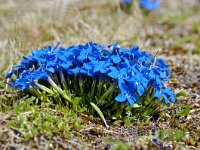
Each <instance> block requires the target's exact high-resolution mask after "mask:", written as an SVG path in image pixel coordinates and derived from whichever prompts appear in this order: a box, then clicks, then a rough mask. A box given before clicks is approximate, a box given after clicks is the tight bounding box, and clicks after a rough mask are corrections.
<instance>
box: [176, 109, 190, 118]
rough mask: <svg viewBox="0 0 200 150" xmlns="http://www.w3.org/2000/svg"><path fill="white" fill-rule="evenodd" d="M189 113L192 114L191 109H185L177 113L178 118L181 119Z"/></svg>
mask: <svg viewBox="0 0 200 150" xmlns="http://www.w3.org/2000/svg"><path fill="white" fill-rule="evenodd" d="M189 112H190V110H189V109H183V110H181V111H179V112H178V113H177V116H180V117H182V116H187V115H188V113H189Z"/></svg>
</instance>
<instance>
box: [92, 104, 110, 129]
mask: <svg viewBox="0 0 200 150" xmlns="http://www.w3.org/2000/svg"><path fill="white" fill-rule="evenodd" d="M90 104H91V105H92V107H93V108H94V109H95V110H96V111H97V113H98V114H99V116H100V117H101V119H102V120H103V122H104V124H105V126H106V128H109V126H108V124H107V123H106V120H105V118H104V115H103V113H102V111H101V110H100V109H99V107H98V106H97V105H95V104H94V103H92V102H91V103H90Z"/></svg>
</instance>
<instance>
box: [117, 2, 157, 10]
mask: <svg viewBox="0 0 200 150" xmlns="http://www.w3.org/2000/svg"><path fill="white" fill-rule="evenodd" d="M121 2H122V3H123V4H126V5H130V4H132V3H133V0H121ZM139 5H140V7H142V8H144V9H146V10H148V11H152V10H155V9H158V8H159V7H160V4H159V1H158V0H140V2H139Z"/></svg>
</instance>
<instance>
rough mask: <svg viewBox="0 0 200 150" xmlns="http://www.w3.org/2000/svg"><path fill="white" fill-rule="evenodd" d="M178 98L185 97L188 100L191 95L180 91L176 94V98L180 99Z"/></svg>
mask: <svg viewBox="0 0 200 150" xmlns="http://www.w3.org/2000/svg"><path fill="white" fill-rule="evenodd" d="M178 97H185V98H188V97H189V95H188V94H187V93H185V92H183V91H180V92H178V93H177V94H176V98H178Z"/></svg>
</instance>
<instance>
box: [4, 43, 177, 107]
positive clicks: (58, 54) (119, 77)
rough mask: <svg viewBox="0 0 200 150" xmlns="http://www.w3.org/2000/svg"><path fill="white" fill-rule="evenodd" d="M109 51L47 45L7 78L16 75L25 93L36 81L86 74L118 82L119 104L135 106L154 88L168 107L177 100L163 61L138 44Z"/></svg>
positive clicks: (112, 47)
mask: <svg viewBox="0 0 200 150" xmlns="http://www.w3.org/2000/svg"><path fill="white" fill-rule="evenodd" d="M108 48H109V50H107V49H106V48H105V46H104V45H98V44H96V43H93V42H89V43H86V44H85V45H77V46H70V47H67V48H64V47H61V46H60V43H58V44H57V45H56V46H55V47H51V46H47V47H45V48H44V49H39V50H33V52H32V54H30V55H29V56H28V57H23V59H22V62H21V64H19V65H15V66H13V68H12V70H11V71H10V72H9V73H8V74H7V76H6V77H7V78H11V77H12V75H14V74H15V75H16V77H17V78H16V79H15V80H13V81H12V82H11V83H12V85H13V86H15V87H16V88H18V89H21V90H25V89H29V88H31V87H34V86H36V85H35V81H37V80H47V77H48V76H49V75H57V74H59V73H60V72H61V71H62V72H63V73H64V76H67V75H70V76H72V78H73V77H74V76H75V75H83V76H90V79H91V80H92V79H94V78H97V77H99V78H101V77H102V76H103V77H104V78H105V79H106V81H110V82H117V83H118V84H117V86H118V88H117V89H118V90H119V93H117V94H118V95H117V94H116V95H115V96H116V97H115V100H116V101H118V102H128V103H129V104H130V105H131V106H132V105H134V103H135V102H136V101H137V100H138V97H140V96H142V95H143V94H144V93H145V92H146V91H147V90H148V88H150V87H151V88H154V91H155V93H154V97H155V98H163V100H164V102H165V103H166V104H167V103H169V101H170V102H174V101H175V94H174V93H173V91H172V90H171V89H169V88H167V87H165V82H166V81H168V80H169V77H170V70H169V68H168V65H167V63H166V62H165V61H164V60H163V59H161V58H155V57H154V56H153V55H151V54H149V53H147V52H145V51H143V52H141V51H139V47H138V46H137V45H135V46H133V47H132V48H121V47H120V45H119V44H117V43H114V44H111V45H109V46H108ZM110 84H112V83H110Z"/></svg>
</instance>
